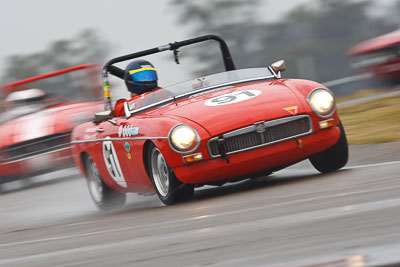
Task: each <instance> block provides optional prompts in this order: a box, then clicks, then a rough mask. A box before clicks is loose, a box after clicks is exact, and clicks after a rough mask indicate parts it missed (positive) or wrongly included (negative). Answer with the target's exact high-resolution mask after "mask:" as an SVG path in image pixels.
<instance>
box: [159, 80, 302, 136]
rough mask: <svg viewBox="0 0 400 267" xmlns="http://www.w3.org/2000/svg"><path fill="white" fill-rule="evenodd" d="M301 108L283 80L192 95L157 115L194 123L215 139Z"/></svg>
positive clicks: (298, 111) (299, 111)
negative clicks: (183, 119)
mask: <svg viewBox="0 0 400 267" xmlns="http://www.w3.org/2000/svg"><path fill="white" fill-rule="evenodd" d="M302 105H303V103H302V102H301V101H300V100H299V99H298V98H297V97H296V95H295V94H294V92H293V91H292V89H290V88H289V87H288V86H285V82H284V80H274V81H264V82H255V83H251V84H245V85H236V86H230V87H225V88H223V89H217V90H214V91H209V92H205V93H202V94H198V95H194V96H192V97H190V98H187V99H184V100H181V101H177V102H175V103H173V104H170V105H168V106H166V107H164V108H162V111H161V113H162V115H164V116H173V117H183V118H186V119H188V120H191V121H193V122H196V123H198V124H200V125H201V126H202V127H204V128H205V129H206V130H207V131H208V132H209V133H210V134H211V136H216V135H219V134H222V133H224V132H227V131H230V130H234V129H237V128H241V127H244V126H247V125H251V124H253V123H256V122H259V121H267V120H272V119H276V118H281V117H288V116H293V115H296V114H299V113H302V112H304V108H303V106H302ZM158 112H160V111H158ZM160 115H161V114H160Z"/></svg>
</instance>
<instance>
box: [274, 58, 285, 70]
mask: <svg viewBox="0 0 400 267" xmlns="http://www.w3.org/2000/svg"><path fill="white" fill-rule="evenodd" d="M271 68H272V69H273V70H274V72H275V73H278V72H284V71H285V70H286V64H285V60H279V61H277V62H274V63H272V64H271Z"/></svg>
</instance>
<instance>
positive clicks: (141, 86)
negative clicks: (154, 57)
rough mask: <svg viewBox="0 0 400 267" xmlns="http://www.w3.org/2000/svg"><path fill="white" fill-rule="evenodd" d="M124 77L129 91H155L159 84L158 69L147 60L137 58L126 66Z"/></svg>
mask: <svg viewBox="0 0 400 267" xmlns="http://www.w3.org/2000/svg"><path fill="white" fill-rule="evenodd" d="M124 79H125V84H126V87H127V88H128V91H129V92H131V93H135V94H143V93H146V92H150V91H153V90H154V89H156V88H157V87H158V86H157V80H158V77H157V71H156V69H155V68H154V66H153V64H151V63H150V62H148V61H147V60H143V59H139V60H135V61H133V62H131V63H129V65H128V66H127V67H126V69H125V73H124Z"/></svg>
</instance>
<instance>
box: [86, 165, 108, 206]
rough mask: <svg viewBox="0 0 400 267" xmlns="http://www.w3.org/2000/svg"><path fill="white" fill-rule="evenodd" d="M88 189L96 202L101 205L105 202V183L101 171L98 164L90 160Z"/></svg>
mask: <svg viewBox="0 0 400 267" xmlns="http://www.w3.org/2000/svg"><path fill="white" fill-rule="evenodd" d="M88 171H89V173H88V187H89V191H90V194H91V195H92V197H93V199H94V201H95V202H97V203H100V202H101V201H102V200H103V189H104V188H103V182H102V180H101V178H100V174H99V170H98V169H97V166H96V163H94V161H93V160H90V163H89V169H88Z"/></svg>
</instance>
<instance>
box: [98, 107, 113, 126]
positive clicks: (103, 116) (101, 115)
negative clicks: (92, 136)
mask: <svg viewBox="0 0 400 267" xmlns="http://www.w3.org/2000/svg"><path fill="white" fill-rule="evenodd" d="M111 118H112V111H111V110H105V111H100V112H97V113H95V114H94V122H95V123H96V124H98V123H100V122H103V121H106V120H108V119H111Z"/></svg>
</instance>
